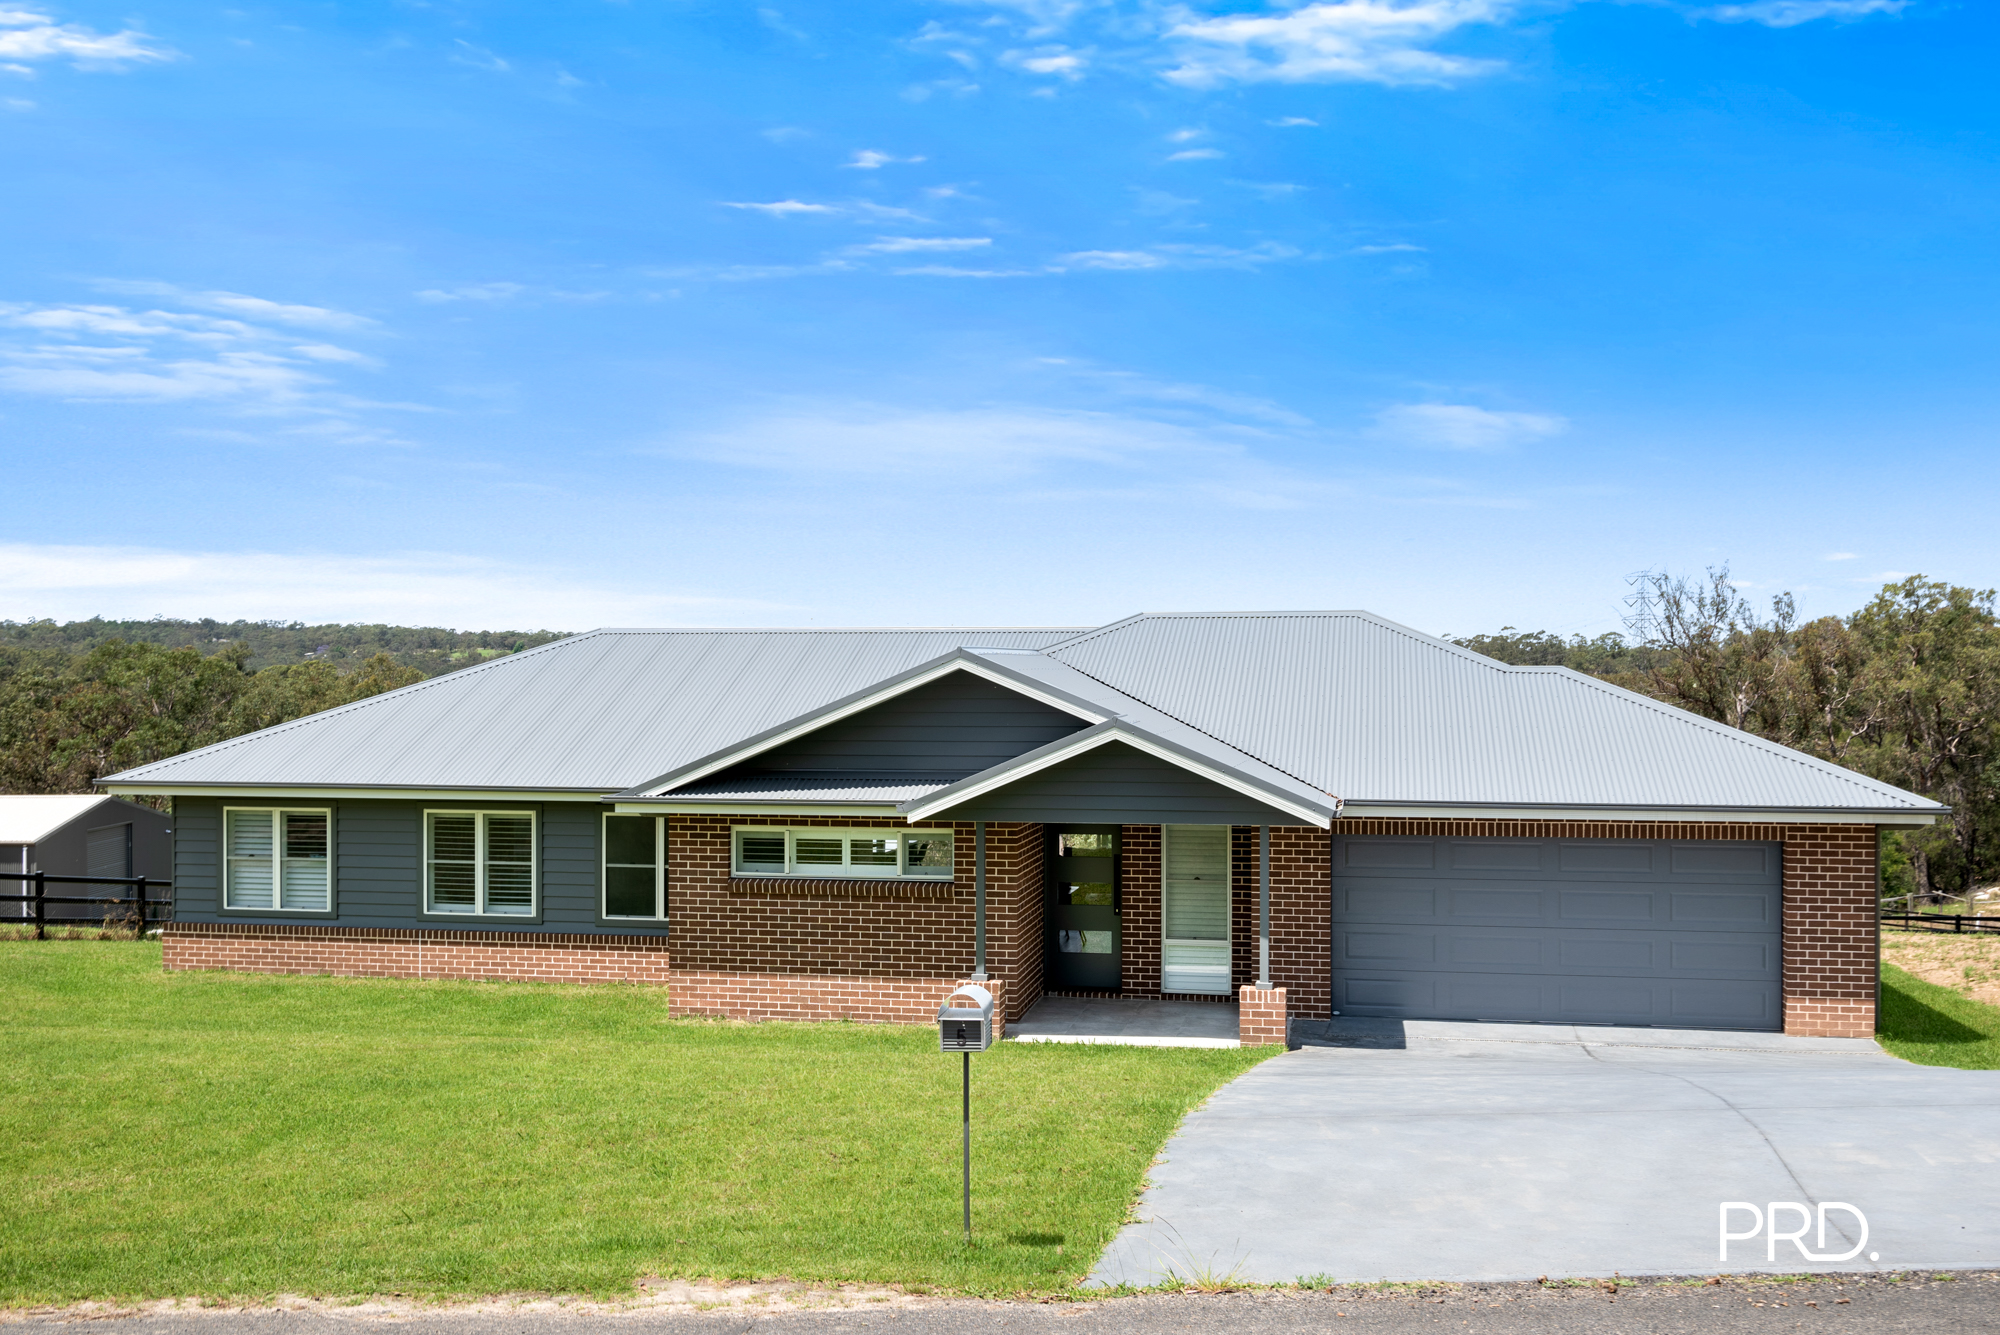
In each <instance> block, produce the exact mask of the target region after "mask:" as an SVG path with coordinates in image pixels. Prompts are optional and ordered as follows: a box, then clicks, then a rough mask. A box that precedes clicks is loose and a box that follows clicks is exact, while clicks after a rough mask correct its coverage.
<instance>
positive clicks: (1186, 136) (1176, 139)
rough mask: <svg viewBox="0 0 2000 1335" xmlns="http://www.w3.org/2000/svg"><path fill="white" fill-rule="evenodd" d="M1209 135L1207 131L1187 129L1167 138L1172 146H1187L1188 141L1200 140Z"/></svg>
mask: <svg viewBox="0 0 2000 1335" xmlns="http://www.w3.org/2000/svg"><path fill="white" fill-rule="evenodd" d="M1207 133H1208V131H1206V130H1197V129H1194V128H1192V127H1185V128H1182V129H1179V130H1175V131H1174V132H1173V133H1172V134H1169V135H1168V136H1167V142H1168V143H1170V144H1185V143H1186V142H1187V141H1188V140H1190V139H1199V138H1201V137H1202V136H1203V135H1205V134H1207Z"/></svg>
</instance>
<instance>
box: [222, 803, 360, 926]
mask: <svg viewBox="0 0 2000 1335" xmlns="http://www.w3.org/2000/svg"><path fill="white" fill-rule="evenodd" d="M332 831H333V813H332V812H331V811H325V810H299V809H293V808H285V807H229V808H227V809H225V810H224V811H223V813H222V906H223V907H224V908H226V909H262V910H265V911H267V912H277V913H331V912H332V911H333V834H332Z"/></svg>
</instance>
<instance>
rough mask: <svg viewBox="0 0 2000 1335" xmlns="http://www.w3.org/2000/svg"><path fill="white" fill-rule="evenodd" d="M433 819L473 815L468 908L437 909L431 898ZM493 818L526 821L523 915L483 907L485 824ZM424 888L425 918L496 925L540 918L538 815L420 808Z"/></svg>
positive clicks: (500, 809) (502, 809)
mask: <svg viewBox="0 0 2000 1335" xmlns="http://www.w3.org/2000/svg"><path fill="white" fill-rule="evenodd" d="M437 816H476V817H478V820H477V822H476V823H475V824H474V826H473V833H472V841H473V854H472V856H473V876H472V886H473V897H472V907H471V908H469V909H461V908H449V907H447V908H439V907H438V905H437V901H436V900H435V898H434V897H433V895H434V892H435V890H436V883H435V882H434V881H433V880H432V875H431V873H432V869H433V868H434V867H435V865H436V862H437V859H436V856H435V850H434V848H433V844H434V843H435V841H436V829H437V823H436V821H435V820H434V819H433V818H434V817H437ZM494 816H504V817H506V818H507V819H509V820H521V819H524V818H525V819H526V820H527V822H528V849H529V852H528V908H527V911H526V912H524V913H509V912H506V911H504V910H503V911H501V912H497V913H496V912H494V911H492V910H490V909H488V908H487V906H486V843H487V840H486V822H487V821H488V820H489V819H490V818H492V817H494ZM423 872H424V888H423V894H424V898H423V912H424V916H425V917H434V918H491V919H493V920H495V921H498V922H532V921H534V920H535V919H538V918H540V917H541V916H542V820H541V813H540V812H538V811H534V810H525V811H524V810H522V809H520V808H518V807H517V808H514V809H513V810H508V809H507V808H505V807H492V808H473V807H426V808H425V809H424V869H423Z"/></svg>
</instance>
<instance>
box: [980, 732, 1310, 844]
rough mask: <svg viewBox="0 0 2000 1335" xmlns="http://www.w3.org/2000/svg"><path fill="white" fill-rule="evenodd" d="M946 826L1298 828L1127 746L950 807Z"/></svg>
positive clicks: (1274, 811)
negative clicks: (953, 822)
mask: <svg viewBox="0 0 2000 1335" xmlns="http://www.w3.org/2000/svg"><path fill="white" fill-rule="evenodd" d="M942 818H943V819H949V820H990V821H1039V822H1047V823H1051V824H1056V823H1068V824H1077V825H1180V824H1186V825H1231V824H1236V825H1257V824H1270V825H1297V824H1299V823H1300V821H1299V818H1298V817H1297V816H1295V815H1293V814H1292V813H1290V812H1288V811H1282V810H1280V809H1278V808H1276V807H1269V806H1265V805H1264V804H1263V803H1262V802H1258V801H1256V800H1254V799H1252V798H1249V797H1246V796H1245V795H1243V794H1242V793H1239V792H1237V791H1236V790H1235V789H1233V788H1225V787H1223V786H1222V785H1221V784H1219V783H1216V782H1214V781H1213V780H1210V779H1205V778H1203V777H1202V776H1201V775H1199V774H1194V773H1190V772H1189V771H1187V770H1185V769H1182V768H1181V767H1180V766H1178V765H1173V764H1169V763H1168V762H1167V761H1164V760H1161V759H1160V758H1159V757H1157V756H1153V755H1149V754H1147V753H1146V752H1144V751H1140V750H1137V749H1135V748H1133V747H1130V746H1127V745H1125V744H1124V743H1123V742H1106V743H1105V744H1104V745H1102V746H1096V747H1092V748H1091V749H1090V750H1088V751H1085V752H1083V753H1082V754H1080V755H1076V756H1072V757H1070V758H1069V759H1067V760H1062V761H1059V762H1057V763H1056V764H1053V765H1050V766H1049V767H1048V768H1046V769H1041V770H1037V771H1035V772H1034V773H1032V774H1030V775H1028V776H1026V777H1025V778H1021V779H1017V780H1015V781H1014V782H1013V783H1010V784H1007V785H1006V786H1005V787H1002V788H997V789H994V790H993V791H991V792H988V793H984V794H982V795H980V796H978V797H975V798H971V799H969V800H968V801H966V802H964V803H961V804H959V805H956V806H953V807H951V808H950V809H949V810H948V811H946V812H944V813H943V815H942Z"/></svg>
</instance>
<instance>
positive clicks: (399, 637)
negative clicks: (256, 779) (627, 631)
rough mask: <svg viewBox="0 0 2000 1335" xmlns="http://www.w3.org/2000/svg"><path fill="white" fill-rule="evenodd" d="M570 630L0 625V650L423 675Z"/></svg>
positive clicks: (157, 620)
mask: <svg viewBox="0 0 2000 1335" xmlns="http://www.w3.org/2000/svg"><path fill="white" fill-rule="evenodd" d="M569 633H570V632H568V631H553V630H533V631H526V630H446V629H444V628H443V627H441V626H384V625H326V626H308V625H306V624H305V623H304V622H303V621H214V620H208V619H203V620H201V621H176V620H172V619H170V618H167V617H154V618H152V619H151V620H149V621H106V620H104V619H103V618H102V617H92V618H91V619H90V620H88V621H65V622H61V623H58V622H55V621H49V620H43V621H0V650H7V649H17V650H18V649H29V650H44V651H46V650H60V651H62V652H65V653H70V654H79V655H80V654H86V653H89V652H90V651H91V650H92V649H94V648H96V647H97V646H98V645H100V644H104V643H107V642H108V641H111V640H123V641H125V642H127V643H128V644H157V645H160V646H161V647H163V648H168V649H179V648H183V647H186V646H190V645H191V646H193V647H194V648H196V649H199V650H201V651H202V652H203V653H204V654H206V653H211V652H213V651H214V650H216V649H217V648H220V647H221V646H223V645H225V644H247V645H249V646H250V655H251V656H250V660H249V662H248V663H247V664H246V665H245V666H246V667H247V668H249V669H250V670H251V671H253V672H254V671H257V670H258V669H261V668H267V667H282V666H291V665H295V664H299V663H314V662H328V663H332V664H334V665H335V666H336V667H337V668H340V669H342V670H346V669H348V668H352V667H355V666H358V665H359V664H361V663H362V662H364V661H366V660H367V659H370V658H373V657H374V656H375V655H377V654H387V655H389V657H391V658H392V659H394V660H395V661H396V663H397V664H399V665H400V666H403V667H407V668H414V669H416V670H417V671H419V672H421V673H423V674H424V675H425V676H427V677H435V676H439V675H441V674H443V673H446V672H450V671H452V670H453V669H456V668H462V667H470V666H472V665H473V664H474V663H481V662H484V661H485V660H487V659H489V658H498V657H500V656H501V655H503V654H512V653H519V652H520V651H521V650H523V649H532V648H534V647H535V646H536V645H538V644H547V643H548V642H549V641H551V640H560V639H562V638H563V637H564V636H565V635H567V634H569Z"/></svg>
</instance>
